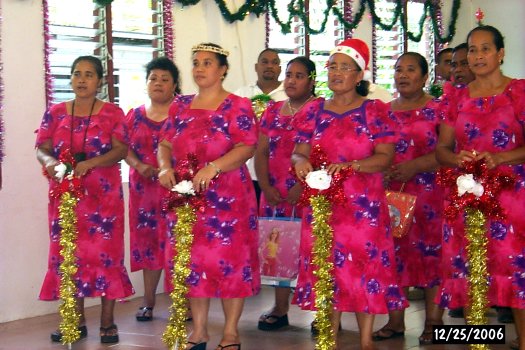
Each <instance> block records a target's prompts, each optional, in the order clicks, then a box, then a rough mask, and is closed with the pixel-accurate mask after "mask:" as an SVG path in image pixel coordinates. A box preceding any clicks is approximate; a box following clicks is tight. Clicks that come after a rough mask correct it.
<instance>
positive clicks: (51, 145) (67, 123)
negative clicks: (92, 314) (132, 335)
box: [36, 56, 133, 343]
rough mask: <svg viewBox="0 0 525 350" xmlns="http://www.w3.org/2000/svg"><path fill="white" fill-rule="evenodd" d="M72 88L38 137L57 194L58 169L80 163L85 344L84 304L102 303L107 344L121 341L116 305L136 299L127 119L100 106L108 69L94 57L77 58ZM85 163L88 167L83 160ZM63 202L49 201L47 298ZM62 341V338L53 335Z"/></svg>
mask: <svg viewBox="0 0 525 350" xmlns="http://www.w3.org/2000/svg"><path fill="white" fill-rule="evenodd" d="M71 73H72V74H71V87H72V88H73V91H74V92H75V98H74V99H73V100H71V101H67V102H62V103H59V104H57V105H54V106H52V107H51V108H50V109H49V110H48V111H47V112H46V113H45V114H44V118H43V120H42V124H41V125H40V129H39V130H38V135H37V141H36V146H37V158H38V160H39V162H40V164H42V166H44V167H45V169H46V171H47V173H48V175H49V176H50V177H51V178H52V180H50V181H49V182H50V189H52V188H53V187H54V185H55V184H56V180H54V179H53V178H55V176H56V171H55V166H56V165H57V164H58V163H59V161H58V159H59V157H60V155H61V154H64V152H66V151H67V150H70V151H71V153H73V154H75V155H76V156H77V158H78V159H79V160H80V161H79V163H78V164H77V166H76V168H75V169H74V173H75V176H78V177H80V178H81V179H82V181H83V187H84V188H85V193H84V195H83V196H82V197H81V198H80V200H79V201H78V203H77V207H76V213H77V220H78V222H77V231H78V236H77V237H78V238H77V240H76V245H77V248H76V251H75V257H76V262H77V267H78V272H77V273H76V274H75V276H74V280H75V284H76V286H77V291H76V298H77V309H78V312H79V313H80V324H79V330H80V332H81V337H86V336H87V328H86V326H85V322H86V320H85V317H84V298H85V297H101V299H102V315H101V324H100V336H101V342H103V343H114V342H118V340H119V339H118V331H117V326H116V325H115V324H114V320H113V310H114V308H115V300H116V299H119V298H125V297H127V296H129V295H131V294H133V288H132V286H131V282H130V280H129V277H128V274H127V272H126V268H125V266H124V199H123V194H122V180H121V178H120V165H119V161H120V160H121V159H123V158H124V157H125V156H126V153H127V150H128V147H127V145H126V144H125V142H127V141H126V132H125V127H124V124H123V119H124V113H123V112H122V110H121V109H120V108H118V107H117V106H116V105H114V104H111V103H107V102H104V101H101V100H99V99H97V97H96V95H97V89H98V88H99V86H100V84H101V82H102V76H103V68H102V63H101V62H100V60H99V59H98V58H96V57H93V56H81V57H79V58H77V59H76V60H75V61H74V62H73V65H72V68H71ZM82 159H83V160H82ZM59 204H60V198H54V197H53V196H51V195H50V196H49V231H50V247H49V263H48V271H47V274H46V277H45V280H44V284H43V286H42V290H41V291H40V299H42V300H57V299H58V298H59V288H60V274H59V266H60V263H61V261H62V257H61V255H60V245H59V240H60V234H61V227H60V223H59V212H58V206H59ZM51 339H52V340H53V341H57V342H59V341H61V339H62V334H61V333H60V332H59V331H57V332H55V333H52V334H51Z"/></svg>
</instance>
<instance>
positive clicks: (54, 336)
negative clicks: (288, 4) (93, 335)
mask: <svg viewBox="0 0 525 350" xmlns="http://www.w3.org/2000/svg"><path fill="white" fill-rule="evenodd" d="M78 330H79V331H80V338H78V340H80V339H84V338H86V337H87V327H86V326H85V325H84V326H80V327H78ZM78 340H77V341H78ZM51 341H54V342H56V343H60V342H61V341H62V332H60V330H56V331H54V332H53V333H51Z"/></svg>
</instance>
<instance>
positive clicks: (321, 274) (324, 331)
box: [310, 195, 335, 350]
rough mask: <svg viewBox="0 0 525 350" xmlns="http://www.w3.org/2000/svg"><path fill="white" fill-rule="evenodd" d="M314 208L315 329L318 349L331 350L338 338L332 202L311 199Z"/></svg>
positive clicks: (315, 198)
mask: <svg viewBox="0 0 525 350" xmlns="http://www.w3.org/2000/svg"><path fill="white" fill-rule="evenodd" d="M310 205H311V206H312V216H313V222H312V234H313V236H314V237H315V240H314V244H313V251H312V253H313V260H312V264H313V265H314V266H315V267H316V269H315V270H314V275H315V276H317V281H316V282H315V286H314V290H315V307H316V309H317V313H316V314H315V327H316V328H317V330H318V331H319V334H318V336H317V342H316V344H315V348H316V349H317V350H331V349H333V348H334V347H335V336H334V331H333V330H332V323H331V319H332V309H333V305H332V300H333V296H334V284H333V277H332V273H333V269H334V264H333V262H332V261H331V255H332V245H333V242H332V239H333V231H332V227H331V226H330V225H329V223H328V222H329V221H330V217H331V216H332V206H331V203H330V201H328V199H327V198H326V197H325V196H323V195H318V196H312V197H310Z"/></svg>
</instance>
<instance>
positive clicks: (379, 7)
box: [372, 0, 435, 94]
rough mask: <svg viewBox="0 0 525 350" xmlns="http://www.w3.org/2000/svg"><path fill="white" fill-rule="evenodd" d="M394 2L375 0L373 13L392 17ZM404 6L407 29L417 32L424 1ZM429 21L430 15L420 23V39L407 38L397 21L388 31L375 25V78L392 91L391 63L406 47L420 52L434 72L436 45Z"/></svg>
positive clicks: (408, 3) (413, 1) (414, 1)
mask: <svg viewBox="0 0 525 350" xmlns="http://www.w3.org/2000/svg"><path fill="white" fill-rule="evenodd" d="M395 5H396V4H395V2H393V1H389V0H379V1H376V3H375V8H376V13H377V14H378V16H379V17H380V18H386V19H388V18H391V17H392V13H393V11H394V8H395ZM405 8H406V13H407V18H406V21H407V28H408V30H409V31H410V32H411V33H416V34H417V33H419V32H420V30H419V29H420V28H419V26H420V24H419V21H420V19H421V17H422V15H423V11H424V2H423V1H420V0H409V1H408V2H407V4H406V7H405ZM431 25H432V24H431V22H430V19H429V18H426V19H425V21H424V23H423V33H422V36H421V40H420V41H419V42H415V41H412V40H409V38H408V36H407V34H406V32H405V31H404V30H403V27H402V26H401V23H400V22H398V23H397V24H396V25H394V27H393V28H392V29H391V30H388V31H387V30H382V29H381V28H380V27H379V26H378V25H374V28H373V31H374V35H373V40H374V41H375V43H374V44H373V46H375V50H374V51H375V52H373V53H372V54H373V60H374V68H375V69H374V71H375V76H374V81H375V83H376V84H378V85H381V86H382V87H384V88H386V89H387V90H388V91H390V92H391V93H393V94H394V93H395V86H394V64H395V63H396V60H397V59H398V57H399V56H400V55H401V54H402V53H403V52H405V51H414V52H418V53H420V54H421V55H423V57H425V58H426V59H427V62H428V64H429V70H430V71H429V77H430V76H433V72H434V52H435V45H434V35H433V32H432V30H431ZM428 83H430V82H428Z"/></svg>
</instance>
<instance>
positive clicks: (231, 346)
mask: <svg viewBox="0 0 525 350" xmlns="http://www.w3.org/2000/svg"><path fill="white" fill-rule="evenodd" d="M234 347H235V348H234ZM230 348H232V349H230ZM223 349H230V350H241V344H229V345H220V344H219V345H217V349H216V350H223Z"/></svg>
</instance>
